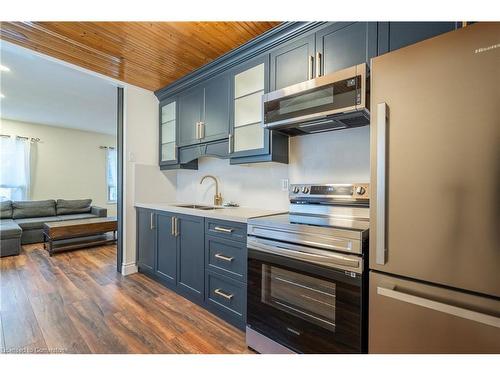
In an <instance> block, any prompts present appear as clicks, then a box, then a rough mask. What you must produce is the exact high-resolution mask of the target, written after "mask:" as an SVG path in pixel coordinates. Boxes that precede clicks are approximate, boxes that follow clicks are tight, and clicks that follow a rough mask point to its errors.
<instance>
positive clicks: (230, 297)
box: [214, 288, 234, 300]
mask: <svg viewBox="0 0 500 375" xmlns="http://www.w3.org/2000/svg"><path fill="white" fill-rule="evenodd" d="M214 293H215V294H217V295H219V296H221V297H224V298H225V299H227V300H231V299H232V298H233V297H234V294H227V293H225V292H224V291H223V290H222V289H220V288H217V289H215V290H214Z"/></svg>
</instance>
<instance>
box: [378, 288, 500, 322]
mask: <svg viewBox="0 0 500 375" xmlns="http://www.w3.org/2000/svg"><path fill="white" fill-rule="evenodd" d="M377 294H379V295H381V296H385V297H389V298H393V299H395V300H398V301H402V302H406V303H410V304H412V305H417V306H421V307H425V308H427V309H431V310H435V311H439V312H442V313H445V314H449V315H453V316H457V317H459V318H463V319H468V320H472V321H474V322H477V323H482V324H486V325H489V326H492V327H496V328H500V318H498V317H496V316H493V315H488V314H483V313H480V312H477V311H473V310H469V309H464V308H462V307H457V306H453V305H449V304H447V303H442V302H438V301H434V300H432V299H428V298H422V297H417V296H414V295H412V294H408V293H403V292H399V291H397V290H395V289H394V288H384V287H380V286H379V287H377Z"/></svg>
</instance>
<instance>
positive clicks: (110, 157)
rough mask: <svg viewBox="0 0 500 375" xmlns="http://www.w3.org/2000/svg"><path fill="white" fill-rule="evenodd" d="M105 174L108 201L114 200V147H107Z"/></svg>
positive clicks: (115, 173)
mask: <svg viewBox="0 0 500 375" xmlns="http://www.w3.org/2000/svg"><path fill="white" fill-rule="evenodd" d="M106 160H107V162H106V170H107V171H106V176H107V183H108V201H110V202H115V201H116V199H117V185H118V181H117V169H118V165H117V157H116V149H113V148H108V149H107V152H106Z"/></svg>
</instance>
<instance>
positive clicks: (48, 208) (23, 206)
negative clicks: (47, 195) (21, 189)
mask: <svg viewBox="0 0 500 375" xmlns="http://www.w3.org/2000/svg"><path fill="white" fill-rule="evenodd" d="M12 208H13V212H12V218H13V219H23V218H26V217H29V218H32V217H46V216H56V201H55V200H53V199H49V200H45V201H14V202H12Z"/></svg>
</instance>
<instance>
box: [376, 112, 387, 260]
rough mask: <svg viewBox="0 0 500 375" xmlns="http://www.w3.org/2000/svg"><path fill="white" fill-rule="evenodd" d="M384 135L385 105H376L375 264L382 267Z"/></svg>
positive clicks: (385, 257)
mask: <svg viewBox="0 0 500 375" xmlns="http://www.w3.org/2000/svg"><path fill="white" fill-rule="evenodd" d="M386 133H387V104H386V103H379V104H377V134H376V136H377V171H376V173H377V189H376V192H375V194H376V197H375V201H376V204H377V212H376V220H377V230H376V245H375V262H376V263H377V264H380V265H384V264H385V263H386V259H387V249H386V247H385V223H386V221H385V204H386V200H385V198H386V186H385V185H386V170H385V169H386V152H387V150H386Z"/></svg>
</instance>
